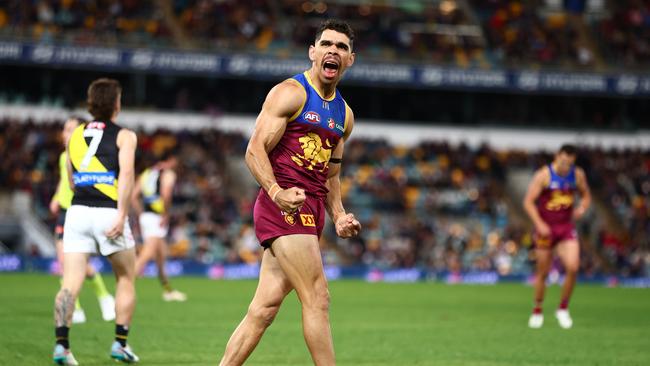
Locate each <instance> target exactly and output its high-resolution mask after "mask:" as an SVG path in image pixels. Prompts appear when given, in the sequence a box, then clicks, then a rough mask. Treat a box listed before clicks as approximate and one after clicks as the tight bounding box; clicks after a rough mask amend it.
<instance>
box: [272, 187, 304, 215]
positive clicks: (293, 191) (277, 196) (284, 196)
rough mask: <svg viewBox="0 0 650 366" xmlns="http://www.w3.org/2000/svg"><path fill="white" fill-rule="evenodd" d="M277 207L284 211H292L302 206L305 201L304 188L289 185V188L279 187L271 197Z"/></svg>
mask: <svg viewBox="0 0 650 366" xmlns="http://www.w3.org/2000/svg"><path fill="white" fill-rule="evenodd" d="M271 198H272V199H273V202H275V204H276V205H278V207H280V208H281V209H282V211H284V212H288V213H293V212H296V211H298V210H300V208H301V207H302V205H303V204H304V203H305V199H306V198H307V196H305V190H304V189H302V188H298V187H291V188H289V189H280V190H278V191H277V192H275V193H273V196H272V197H271Z"/></svg>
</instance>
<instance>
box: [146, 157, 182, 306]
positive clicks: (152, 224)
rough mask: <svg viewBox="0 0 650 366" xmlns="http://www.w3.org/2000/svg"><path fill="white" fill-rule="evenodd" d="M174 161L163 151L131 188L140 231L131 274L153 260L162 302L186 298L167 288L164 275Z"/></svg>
mask: <svg viewBox="0 0 650 366" xmlns="http://www.w3.org/2000/svg"><path fill="white" fill-rule="evenodd" d="M177 162H178V160H177V159H176V156H175V154H174V153H173V152H172V151H167V152H166V153H165V154H164V155H163V156H162V157H161V159H160V161H159V162H158V163H156V164H155V165H154V166H152V167H150V168H147V169H146V170H145V171H144V172H142V174H140V177H139V178H138V180H137V182H136V185H135V187H134V189H133V207H134V209H135V211H136V212H137V214H138V216H139V221H140V232H141V234H142V239H143V240H144V245H143V247H142V249H141V250H140V253H138V259H137V261H136V264H135V273H136V274H141V273H142V271H143V270H144V267H145V265H146V264H147V263H149V261H150V260H152V259H154V260H155V261H156V266H157V267H158V279H159V280H160V284H161V285H162V287H163V300H165V301H185V300H187V295H185V294H184V293H182V292H180V291H177V290H174V289H173V288H172V287H171V285H170V284H169V278H168V277H167V273H166V272H165V261H166V259H167V245H166V244H167V243H166V240H165V239H166V237H167V232H168V231H169V210H170V208H171V204H172V194H173V192H174V185H175V184H176V172H175V171H174V169H175V168H176V165H177ZM140 197H142V202H141V201H140Z"/></svg>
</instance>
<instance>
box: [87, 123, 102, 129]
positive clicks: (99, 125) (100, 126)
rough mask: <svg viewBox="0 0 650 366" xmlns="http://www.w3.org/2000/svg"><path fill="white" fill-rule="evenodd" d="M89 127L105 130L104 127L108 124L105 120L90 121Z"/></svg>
mask: <svg viewBox="0 0 650 366" xmlns="http://www.w3.org/2000/svg"><path fill="white" fill-rule="evenodd" d="M88 128H92V129H96V130H103V129H104V128H106V124H105V123H104V122H90V123H89V124H88Z"/></svg>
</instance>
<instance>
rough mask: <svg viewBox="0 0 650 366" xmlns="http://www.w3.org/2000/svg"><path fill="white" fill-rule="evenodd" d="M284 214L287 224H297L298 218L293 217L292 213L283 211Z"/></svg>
mask: <svg viewBox="0 0 650 366" xmlns="http://www.w3.org/2000/svg"><path fill="white" fill-rule="evenodd" d="M282 215H284V221H285V222H286V223H287V224H289V225H291V226H293V225H295V224H296V218H295V217H293V215H292V214H288V213H286V212H282Z"/></svg>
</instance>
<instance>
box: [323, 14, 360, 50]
mask: <svg viewBox="0 0 650 366" xmlns="http://www.w3.org/2000/svg"><path fill="white" fill-rule="evenodd" d="M327 29H331V30H333V31H337V32H339V33H343V34H345V35H346V36H348V38H349V39H350V47H352V42H353V41H354V31H353V30H352V27H350V24H348V22H346V21H344V20H340V19H327V20H325V21H323V22H322V23H320V26H319V27H318V30H317V31H316V38H315V42H314V44H316V42H318V40H319V39H320V37H321V36H322V35H323V32H324V31H325V30H327Z"/></svg>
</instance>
